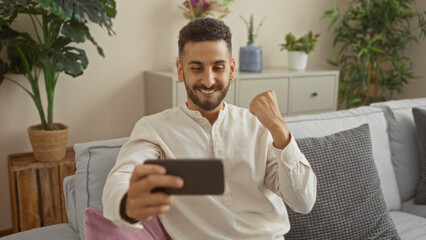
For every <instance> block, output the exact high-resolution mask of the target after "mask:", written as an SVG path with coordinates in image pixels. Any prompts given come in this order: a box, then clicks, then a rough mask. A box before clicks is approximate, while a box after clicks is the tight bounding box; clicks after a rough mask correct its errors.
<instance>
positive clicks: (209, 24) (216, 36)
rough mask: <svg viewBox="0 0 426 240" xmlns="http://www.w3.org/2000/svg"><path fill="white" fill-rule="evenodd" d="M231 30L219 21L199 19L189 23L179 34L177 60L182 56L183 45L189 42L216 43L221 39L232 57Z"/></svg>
mask: <svg viewBox="0 0 426 240" xmlns="http://www.w3.org/2000/svg"><path fill="white" fill-rule="evenodd" d="M231 38H232V34H231V30H230V29H229V27H228V26H226V25H225V23H223V22H222V21H221V20H218V19H214V18H200V19H195V20H194V21H191V22H189V23H188V24H187V25H186V26H185V27H183V28H182V29H181V30H180V32H179V41H178V45H179V58H180V57H181V56H182V53H183V48H184V47H185V44H187V43H189V42H205V41H218V40H221V39H223V40H224V41H225V42H226V45H227V46H228V50H229V53H230V54H231V55H232V43H231Z"/></svg>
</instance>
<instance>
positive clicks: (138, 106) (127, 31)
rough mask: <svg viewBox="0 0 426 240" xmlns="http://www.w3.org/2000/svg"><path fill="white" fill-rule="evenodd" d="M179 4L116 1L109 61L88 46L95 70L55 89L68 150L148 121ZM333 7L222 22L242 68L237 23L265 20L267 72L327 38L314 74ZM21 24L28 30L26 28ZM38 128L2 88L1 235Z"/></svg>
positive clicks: (19, 94) (299, 5)
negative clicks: (315, 38) (14, 165)
mask: <svg viewBox="0 0 426 240" xmlns="http://www.w3.org/2000/svg"><path fill="white" fill-rule="evenodd" d="M181 2H182V0H177V1H173V0H157V1H152V0H127V1H119V0H117V9H118V15H117V18H116V19H115V21H114V29H115V31H116V33H117V34H116V36H114V37H107V34H106V32H105V31H104V30H102V29H99V28H98V27H97V26H92V28H91V29H92V31H93V36H94V37H95V38H96V40H97V41H98V42H99V43H100V44H101V46H102V47H103V48H104V51H105V54H106V58H105V59H103V58H101V57H100V56H98V55H97V53H96V50H95V48H94V47H93V46H91V45H90V44H86V45H85V46H84V48H85V49H86V50H87V54H88V57H89V61H90V63H89V67H88V69H87V70H86V72H85V73H84V75H83V76H80V77H78V78H75V79H73V78H71V77H69V76H66V75H62V76H61V79H60V81H59V82H58V85H57V91H56V102H55V119H56V121H57V122H62V123H65V124H67V125H68V126H69V127H70V136H69V144H68V145H69V146H72V145H73V144H74V143H78V142H85V141H92V140H101V139H109V138H117V137H125V136H128V135H129V134H130V132H131V130H132V128H133V125H134V123H135V122H136V121H137V120H138V119H139V118H140V117H142V116H143V115H144V102H145V99H144V94H143V92H144V85H143V72H144V71H146V70H159V69H171V67H172V65H173V64H174V59H175V57H176V56H177V46H176V45H177V44H176V42H177V35H178V31H179V29H180V28H181V27H182V26H184V25H185V24H186V22H187V20H185V19H184V18H183V17H182V16H181V13H180V10H179V9H178V7H177V6H178V5H179V4H180V3H181ZM334 2H338V1H336V0H323V1H311V0H299V1H293V0H284V1H283V0H268V1H256V0H244V1H243V0H236V2H235V3H234V4H233V5H232V6H231V11H232V13H231V14H230V15H229V16H228V17H226V18H225V19H224V21H225V23H227V24H228V25H229V26H230V27H231V30H232V31H233V35H234V37H233V46H234V49H233V54H234V56H235V58H236V60H237V62H238V51H239V47H240V46H243V45H245V44H246V41H247V40H246V39H247V38H246V28H245V25H244V23H243V22H242V20H241V19H240V18H239V17H238V15H240V14H241V15H243V16H245V17H246V18H247V17H248V16H249V15H250V14H251V13H255V20H257V21H258V20H260V19H261V18H262V17H263V16H265V15H266V16H267V19H266V21H265V22H264V24H263V27H262V29H261V30H260V36H259V37H258V39H256V43H257V44H259V45H261V46H262V48H263V54H264V67H285V66H287V53H286V52H280V51H279V47H278V45H279V44H280V43H282V42H283V39H284V36H285V34H286V33H288V32H290V31H291V32H293V33H295V34H296V35H302V34H304V33H306V32H307V31H308V30H313V31H314V32H319V33H321V37H320V39H319V43H318V47H317V50H316V51H315V52H314V53H313V54H311V59H310V63H309V67H321V68H330V67H329V66H328V64H327V63H326V62H325V58H328V57H331V52H332V51H331V44H332V40H333V36H332V34H331V33H327V31H326V29H327V25H328V21H326V20H323V21H320V17H321V16H322V14H323V12H324V10H326V9H328V8H329V7H330V6H331V5H332V4H333V3H334ZM340 4H341V3H340ZM307 6H309V7H307ZM422 8H425V6H424V4H423V6H422ZM257 21H256V22H257ZM18 24H19V25H22V26H24V28H25V26H27V22H24V21H23V22H21V23H18ZM425 48H426V46H425V44H424V43H423V44H422V45H421V46H419V47H416V49H413V54H417V55H418V56H417V55H416V56H415V58H416V60H417V59H419V61H418V62H420V60H421V58H422V56H421V54H420V53H421V52H422V51H421V49H423V51H424V49H425ZM423 58H424V57H423ZM423 62H424V61H423ZM416 68H417V69H420V70H423V73H422V74H423V75H425V76H426V72H425V71H426V70H425V69H421V67H420V66H418V65H416ZM420 70H419V74H421V73H420ZM21 80H22V79H21ZM416 84H417V85H416V87H413V88H409V89H410V91H409V92H408V93H407V96H426V95H425V93H422V92H421V90H418V88H419V87H422V88H423V89H425V85H426V83H425V81H424V80H422V81H418V82H416ZM38 122H39V119H38V114H37V112H36V110H35V107H34V106H33V103H32V101H31V99H30V98H29V97H28V96H27V95H26V93H25V92H24V91H22V90H21V89H19V88H18V87H17V86H15V85H13V84H12V83H10V82H7V81H6V82H5V83H4V84H3V85H2V86H0V192H3V193H4V194H0V206H2V207H1V209H0V211H1V212H0V230H3V229H10V228H11V227H12V224H11V213H10V208H9V207H8V206H10V196H9V184H8V182H9V181H8V171H7V155H8V154H11V153H19V152H28V151H31V147H30V145H29V142H28V137H27V133H26V128H27V127H28V126H30V125H32V124H37V123H38Z"/></svg>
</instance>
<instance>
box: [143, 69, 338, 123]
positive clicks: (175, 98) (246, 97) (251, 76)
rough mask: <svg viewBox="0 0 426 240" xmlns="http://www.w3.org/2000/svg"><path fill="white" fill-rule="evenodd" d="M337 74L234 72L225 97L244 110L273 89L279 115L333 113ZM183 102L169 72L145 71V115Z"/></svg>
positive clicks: (183, 96) (181, 87) (182, 92)
mask: <svg viewBox="0 0 426 240" xmlns="http://www.w3.org/2000/svg"><path fill="white" fill-rule="evenodd" d="M338 82H339V72H338V71H333V70H306V71H290V70H286V69H264V70H263V72H262V73H243V72H240V73H237V74H236V77H235V80H234V81H233V83H232V84H231V86H230V87H229V91H228V95H227V96H226V98H225V101H226V102H227V103H231V104H235V105H237V106H242V107H248V106H249V104H250V102H251V100H252V99H253V97H254V96H256V95H257V94H259V93H261V92H264V91H267V90H274V91H275V93H276V95H277V100H278V104H279V106H280V111H281V114H283V115H286V116H289V115H300V114H309V113H319V112H328V111H334V110H336V106H337V91H338ZM184 101H186V90H185V86H184V84H183V83H180V82H179V81H178V79H177V74H176V73H174V72H172V71H147V72H145V114H146V115H150V114H153V113H157V112H161V111H163V110H165V109H167V108H171V107H175V106H178V105H179V104H180V103H181V102H184Z"/></svg>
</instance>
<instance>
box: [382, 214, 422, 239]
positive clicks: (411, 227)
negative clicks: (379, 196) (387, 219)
mask: <svg viewBox="0 0 426 240" xmlns="http://www.w3.org/2000/svg"><path fill="white" fill-rule="evenodd" d="M390 216H391V218H392V220H393V222H394V223H395V227H396V230H397V231H398V234H399V236H400V237H401V239H404V240H423V239H425V238H426V218H422V217H419V216H416V215H413V214H409V213H404V212H400V211H391V212H390Z"/></svg>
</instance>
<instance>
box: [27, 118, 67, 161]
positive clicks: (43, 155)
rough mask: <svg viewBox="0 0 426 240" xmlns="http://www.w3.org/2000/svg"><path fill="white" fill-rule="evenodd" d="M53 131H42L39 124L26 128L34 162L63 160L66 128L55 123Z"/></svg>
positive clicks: (65, 145) (65, 146)
mask: <svg viewBox="0 0 426 240" xmlns="http://www.w3.org/2000/svg"><path fill="white" fill-rule="evenodd" d="M53 129H54V130H53V131H47V130H43V129H42V128H41V125H40V124H38V125H34V126H31V127H29V128H28V136H29V138H30V142H31V145H32V147H33V152H34V159H35V160H37V161H43V162H49V161H59V160H62V159H64V157H65V153H66V148H67V143H68V127H67V126H65V125H63V124H61V123H55V124H53Z"/></svg>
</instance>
